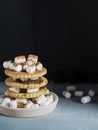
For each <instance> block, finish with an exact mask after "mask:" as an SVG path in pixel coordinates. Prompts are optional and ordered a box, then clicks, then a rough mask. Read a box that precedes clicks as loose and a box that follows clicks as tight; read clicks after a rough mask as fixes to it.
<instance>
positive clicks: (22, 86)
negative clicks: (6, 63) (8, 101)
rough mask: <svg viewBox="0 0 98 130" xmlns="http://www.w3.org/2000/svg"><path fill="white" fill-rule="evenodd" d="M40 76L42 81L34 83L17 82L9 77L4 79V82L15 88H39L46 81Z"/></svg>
mask: <svg viewBox="0 0 98 130" xmlns="http://www.w3.org/2000/svg"><path fill="white" fill-rule="evenodd" d="M41 78H42V80H43V81H42V82H41V83H40V84H39V83H36V84H32V83H31V84H23V83H18V82H16V81H14V80H13V79H12V78H11V77H8V78H7V79H6V80H5V84H6V85H8V86H10V87H16V88H24V89H28V88H40V87H43V86H45V85H46V84H47V83H48V80H47V79H46V78H45V77H41Z"/></svg>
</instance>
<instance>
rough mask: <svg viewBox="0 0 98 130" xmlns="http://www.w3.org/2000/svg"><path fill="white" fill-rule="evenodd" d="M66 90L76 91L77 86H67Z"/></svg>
mask: <svg viewBox="0 0 98 130" xmlns="http://www.w3.org/2000/svg"><path fill="white" fill-rule="evenodd" d="M66 90H67V91H75V90H76V86H67V87H66Z"/></svg>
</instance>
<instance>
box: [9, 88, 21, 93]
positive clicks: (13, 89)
mask: <svg viewBox="0 0 98 130" xmlns="http://www.w3.org/2000/svg"><path fill="white" fill-rule="evenodd" d="M9 90H10V91H12V92H15V93H19V92H20V89H19V88H12V87H10V88H9Z"/></svg>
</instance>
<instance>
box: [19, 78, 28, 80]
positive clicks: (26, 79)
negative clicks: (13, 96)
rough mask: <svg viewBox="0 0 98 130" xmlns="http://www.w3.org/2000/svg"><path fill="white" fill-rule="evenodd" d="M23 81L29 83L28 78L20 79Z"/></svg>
mask: <svg viewBox="0 0 98 130" xmlns="http://www.w3.org/2000/svg"><path fill="white" fill-rule="evenodd" d="M20 80H21V81H28V79H27V78H20Z"/></svg>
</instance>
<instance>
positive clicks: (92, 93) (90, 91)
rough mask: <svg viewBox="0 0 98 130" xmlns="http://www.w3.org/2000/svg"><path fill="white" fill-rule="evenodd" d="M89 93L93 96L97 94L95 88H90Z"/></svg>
mask: <svg viewBox="0 0 98 130" xmlns="http://www.w3.org/2000/svg"><path fill="white" fill-rule="evenodd" d="M88 95H89V96H91V97H93V96H94V95H95V92H94V90H92V89H90V90H89V91H88Z"/></svg>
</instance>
